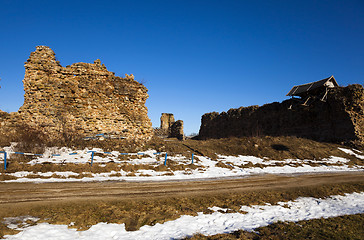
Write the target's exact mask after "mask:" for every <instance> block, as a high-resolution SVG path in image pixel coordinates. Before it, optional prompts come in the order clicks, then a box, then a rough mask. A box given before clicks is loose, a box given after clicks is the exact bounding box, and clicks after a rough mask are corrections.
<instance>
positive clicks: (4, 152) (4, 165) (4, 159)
mask: <svg viewBox="0 0 364 240" xmlns="http://www.w3.org/2000/svg"><path fill="white" fill-rule="evenodd" d="M4 170H6V152H4Z"/></svg>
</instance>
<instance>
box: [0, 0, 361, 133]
mask: <svg viewBox="0 0 364 240" xmlns="http://www.w3.org/2000/svg"><path fill="white" fill-rule="evenodd" d="M363 13H364V1H363V0H347V1H344V0H343V1H335V0H330V1H319V0H316V1H310V0H308V1H292V0H290V1H288V0H287V1H279V0H275V1H263V0H262V1H243V0H240V1H238V0H236V1H235V0H225V1H213V0H209V1H199V0H195V1H189V0H184V1H173V0H169V1H158V0H156V1H138V0H134V1H77V0H74V1H67V0H64V1H50V0H48V1H37V0H34V1H17V0H0V23H1V25H0V54H1V55H0V56H1V57H0V78H1V81H0V85H1V89H0V109H1V110H3V111H8V112H13V111H17V110H18V108H19V107H20V106H21V105H22V104H23V94H24V91H23V85H22V79H23V77H24V72H25V69H24V62H25V61H26V60H27V59H28V57H29V54H30V53H31V52H32V51H34V50H35V46H37V45H46V46H49V47H51V48H52V49H53V50H54V51H55V53H56V56H57V58H58V60H59V61H60V62H61V64H62V65H63V66H66V65H70V64H72V63H75V62H89V63H93V61H94V60H95V59H101V61H102V63H104V64H105V65H106V67H107V68H108V70H110V71H113V72H115V73H116V75H117V76H124V74H125V73H128V74H130V73H133V74H134V76H135V78H136V80H138V81H141V82H143V83H145V85H146V87H147V88H148V89H149V99H148V100H147V107H148V110H149V113H148V114H149V117H150V118H151V120H152V122H153V126H154V127H157V126H159V118H160V114H161V113H162V112H171V113H174V115H175V118H176V119H182V120H184V124H185V132H186V133H187V134H190V133H193V132H198V130H199V127H200V119H201V116H202V115H203V114H204V113H207V112H212V111H217V112H221V111H227V110H228V109H230V108H236V107H240V106H250V105H263V104H265V103H269V102H274V101H282V100H284V99H286V97H285V95H286V94H287V92H288V91H289V90H290V88H291V87H292V86H293V85H298V84H303V83H307V82H312V81H316V80H320V79H323V78H326V77H329V76H331V75H334V76H335V78H336V80H337V81H338V83H339V84H340V85H343V86H346V85H348V84H353V83H360V84H363V83H364V44H363V43H364V40H363V39H364V14H363Z"/></svg>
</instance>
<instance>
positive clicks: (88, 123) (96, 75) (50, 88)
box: [2, 46, 153, 141]
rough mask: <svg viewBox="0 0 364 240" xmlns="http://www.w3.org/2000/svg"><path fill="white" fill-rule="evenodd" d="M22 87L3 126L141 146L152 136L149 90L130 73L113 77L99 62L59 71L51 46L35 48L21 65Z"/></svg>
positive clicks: (68, 67) (50, 134) (53, 134)
mask: <svg viewBox="0 0 364 240" xmlns="http://www.w3.org/2000/svg"><path fill="white" fill-rule="evenodd" d="M23 83H24V91H25V94H24V105H23V106H22V107H21V108H20V109H19V111H18V112H17V113H12V114H9V115H6V116H4V117H3V118H2V120H3V121H2V125H3V127H4V126H6V127H9V128H11V127H14V126H15V125H19V124H20V123H21V124H24V123H25V124H27V125H29V126H31V127H34V128H39V129H41V130H42V131H43V132H44V133H45V134H47V135H48V136H52V137H57V136H59V135H60V134H62V133H63V132H65V131H67V132H72V133H75V134H79V135H80V136H91V135H95V134H99V133H108V134H116V135H119V136H123V137H126V138H128V139H135V140H142V141H144V140H148V139H150V137H151V136H152V131H153V130H152V124H151V121H150V119H149V118H148V115H147V112H148V110H147V107H146V106H145V102H146V100H147V98H148V94H147V91H148V90H147V88H146V87H145V86H143V85H142V84H140V83H138V82H137V81H135V80H134V76H133V75H132V74H131V75H130V76H129V75H127V74H126V77H124V78H121V77H117V76H115V74H114V73H113V72H109V71H108V70H107V69H106V67H105V66H104V64H101V61H100V60H96V61H95V62H94V63H74V64H72V65H70V66H67V67H62V66H61V65H60V63H59V62H58V61H57V60H56V57H55V54H54V52H53V51H52V50H51V49H50V48H49V47H46V46H38V47H36V51H35V52H32V53H31V55H30V57H29V59H28V60H27V62H26V63H25V76H24V80H23Z"/></svg>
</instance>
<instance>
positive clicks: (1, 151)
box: [0, 151, 6, 170]
mask: <svg viewBox="0 0 364 240" xmlns="http://www.w3.org/2000/svg"><path fill="white" fill-rule="evenodd" d="M0 152H1V153H4V170H6V152H5V151H0Z"/></svg>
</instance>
